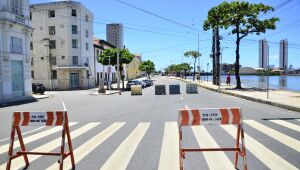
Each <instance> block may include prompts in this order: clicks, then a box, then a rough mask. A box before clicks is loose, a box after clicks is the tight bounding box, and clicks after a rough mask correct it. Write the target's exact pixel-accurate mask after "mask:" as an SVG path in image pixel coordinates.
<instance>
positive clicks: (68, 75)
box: [30, 1, 95, 90]
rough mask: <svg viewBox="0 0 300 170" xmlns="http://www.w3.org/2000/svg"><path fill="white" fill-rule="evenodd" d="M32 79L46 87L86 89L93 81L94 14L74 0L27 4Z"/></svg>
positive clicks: (92, 84)
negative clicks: (30, 26) (30, 25)
mask: <svg viewBox="0 0 300 170" xmlns="http://www.w3.org/2000/svg"><path fill="white" fill-rule="evenodd" d="M30 12H31V16H32V26H33V28H34V31H33V35H32V53H33V63H32V64H33V65H32V67H33V71H32V74H33V80H34V82H39V83H42V84H44V85H45V87H46V88H48V89H59V90H67V89H85V88H89V87H93V86H94V85H95V75H94V74H93V73H94V72H93V71H92V70H94V54H93V44H92V41H93V17H94V16H93V14H92V12H90V11H89V10H88V9H87V8H86V7H85V6H83V5H82V4H81V3H79V2H74V1H59V2H50V3H42V4H34V5H31V6H30Z"/></svg>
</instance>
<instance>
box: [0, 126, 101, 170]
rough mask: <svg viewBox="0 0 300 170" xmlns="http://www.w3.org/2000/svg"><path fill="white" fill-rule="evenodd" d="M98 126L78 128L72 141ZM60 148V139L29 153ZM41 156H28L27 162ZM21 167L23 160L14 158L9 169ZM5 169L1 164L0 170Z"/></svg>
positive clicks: (23, 164)
mask: <svg viewBox="0 0 300 170" xmlns="http://www.w3.org/2000/svg"><path fill="white" fill-rule="evenodd" d="M99 124H100V123H99V122H93V123H89V124H87V125H85V126H83V127H81V128H79V129H77V130H74V131H72V132H71V134H70V135H71V138H72V140H74V139H75V138H77V137H78V136H80V135H82V134H84V133H86V132H87V131H89V130H91V129H93V128H94V127H96V126H98V125H99ZM66 142H67V141H66ZM60 146H61V137H59V138H56V139H54V140H52V141H49V142H48V143H46V144H44V145H42V146H40V147H38V148H36V149H33V150H32V151H31V152H41V151H43V152H50V151H52V150H54V149H56V148H60ZM66 146H67V145H66ZM41 156H42V155H30V156H28V160H29V162H32V161H34V160H36V159H38V158H40V157H41ZM68 159H70V158H68ZM75 159H76V158H75ZM23 166H25V162H24V158H23V157H19V158H16V159H14V160H13V162H12V165H11V169H20V168H22V167H23ZM5 167H6V163H4V164H2V165H1V166H0V169H5Z"/></svg>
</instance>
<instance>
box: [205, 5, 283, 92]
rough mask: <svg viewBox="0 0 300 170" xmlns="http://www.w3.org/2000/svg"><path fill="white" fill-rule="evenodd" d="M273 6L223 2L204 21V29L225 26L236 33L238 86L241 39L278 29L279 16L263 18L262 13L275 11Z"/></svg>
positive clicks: (239, 82) (212, 9) (239, 84)
mask: <svg viewBox="0 0 300 170" xmlns="http://www.w3.org/2000/svg"><path fill="white" fill-rule="evenodd" d="M273 10H274V9H273V8H272V7H271V6H267V5H264V4H262V3H259V4H251V3H249V2H245V1H232V2H226V1H225V2H223V3H221V4H220V5H218V6H216V7H213V8H211V9H210V10H209V12H208V17H207V20H205V21H204V24H203V29H204V30H208V29H216V28H224V29H231V34H236V61H235V77H236V80H237V81H236V82H237V84H236V88H237V89H240V88H242V86H241V80H240V75H239V65H240V62H239V60H240V55H239V50H240V41H241V40H242V39H243V38H244V37H246V36H247V35H249V34H252V33H256V34H257V35H259V34H260V33H265V32H266V31H267V30H268V29H271V30H274V29H276V25H275V23H276V22H277V21H279V18H276V17H272V18H270V19H263V17H261V14H265V13H267V12H268V11H273Z"/></svg>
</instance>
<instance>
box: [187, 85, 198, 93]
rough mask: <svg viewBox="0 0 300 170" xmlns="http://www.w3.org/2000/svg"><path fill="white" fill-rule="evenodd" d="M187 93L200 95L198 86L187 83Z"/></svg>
mask: <svg viewBox="0 0 300 170" xmlns="http://www.w3.org/2000/svg"><path fill="white" fill-rule="evenodd" d="M186 93H188V94H191V93H198V88H197V84H194V83H187V84H186Z"/></svg>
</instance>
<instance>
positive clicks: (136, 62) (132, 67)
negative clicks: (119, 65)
mask: <svg viewBox="0 0 300 170" xmlns="http://www.w3.org/2000/svg"><path fill="white" fill-rule="evenodd" d="M141 61H142V59H141V56H140V55H135V56H134V58H133V60H132V61H131V62H130V63H129V64H128V65H127V68H126V77H127V80H133V79H136V78H139V77H141V71H140V70H139V66H140V64H141Z"/></svg>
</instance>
